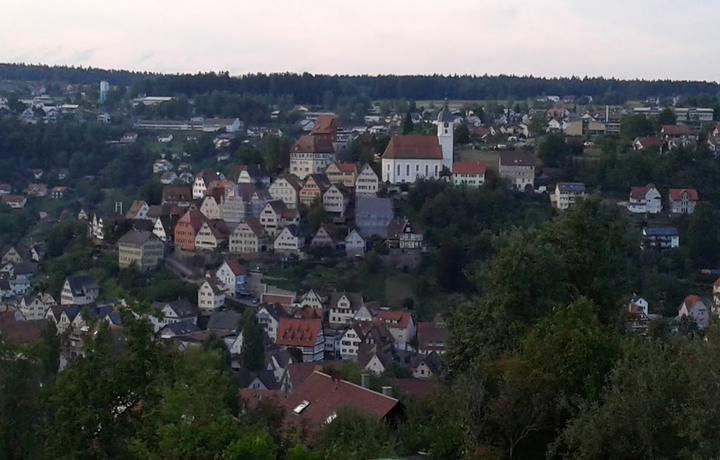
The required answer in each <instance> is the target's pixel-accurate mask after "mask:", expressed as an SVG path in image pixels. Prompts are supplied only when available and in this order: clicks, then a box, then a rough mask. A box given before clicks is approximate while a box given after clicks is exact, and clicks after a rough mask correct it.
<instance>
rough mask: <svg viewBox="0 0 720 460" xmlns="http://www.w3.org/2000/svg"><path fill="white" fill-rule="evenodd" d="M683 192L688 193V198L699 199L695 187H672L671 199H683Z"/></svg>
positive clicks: (691, 199)
mask: <svg viewBox="0 0 720 460" xmlns="http://www.w3.org/2000/svg"><path fill="white" fill-rule="evenodd" d="M683 193H686V194H687V197H688V200H690V201H697V200H698V193H697V190H695V189H694V188H671V189H670V200H672V201H680V200H681V199H682V196H683Z"/></svg>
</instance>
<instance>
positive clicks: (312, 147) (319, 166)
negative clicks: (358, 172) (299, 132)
mask: <svg viewBox="0 0 720 460" xmlns="http://www.w3.org/2000/svg"><path fill="white" fill-rule="evenodd" d="M334 161H335V147H334V146H333V142H332V140H331V139H330V138H327V137H324V136H321V135H309V136H302V137H301V138H300V139H298V141H297V142H296V143H295V145H294V146H293V148H292V151H291V152H290V173H291V174H293V175H295V176H297V177H298V178H299V179H301V180H303V179H305V178H306V177H307V176H309V175H310V174H322V173H324V172H325V169H326V168H327V167H328V166H330V164H332V162H334Z"/></svg>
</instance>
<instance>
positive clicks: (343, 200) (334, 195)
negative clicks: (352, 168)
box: [322, 185, 350, 216]
mask: <svg viewBox="0 0 720 460" xmlns="http://www.w3.org/2000/svg"><path fill="white" fill-rule="evenodd" d="M349 201H350V199H349V196H348V194H347V193H346V192H345V191H343V189H341V188H340V186H337V185H331V186H330V188H328V189H327V190H326V191H325V193H323V195H322V203H323V209H324V210H325V212H329V213H333V214H339V215H341V216H342V215H344V214H345V210H346V209H347V207H348V204H349Z"/></svg>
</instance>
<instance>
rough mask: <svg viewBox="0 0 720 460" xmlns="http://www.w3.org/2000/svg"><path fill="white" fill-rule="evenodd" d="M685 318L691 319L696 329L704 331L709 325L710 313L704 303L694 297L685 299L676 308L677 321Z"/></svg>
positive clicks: (690, 296) (697, 297)
mask: <svg viewBox="0 0 720 460" xmlns="http://www.w3.org/2000/svg"><path fill="white" fill-rule="evenodd" d="M684 316H687V317H689V318H691V319H692V320H693V321H694V322H695V324H696V325H697V327H698V329H700V330H704V329H706V328H707V327H708V325H709V324H710V311H709V309H708V307H707V305H705V302H704V301H703V300H702V299H701V298H700V297H699V296H696V295H689V296H687V297H685V300H683V303H681V304H680V307H679V308H678V319H680V318H682V317H684Z"/></svg>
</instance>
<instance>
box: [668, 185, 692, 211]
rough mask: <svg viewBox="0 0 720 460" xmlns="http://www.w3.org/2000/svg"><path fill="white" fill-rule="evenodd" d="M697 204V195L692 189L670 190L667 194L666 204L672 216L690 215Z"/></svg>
mask: <svg viewBox="0 0 720 460" xmlns="http://www.w3.org/2000/svg"><path fill="white" fill-rule="evenodd" d="M697 202H698V193H697V190H695V189H694V188H671V189H670V191H669V192H668V204H669V207H670V212H671V213H673V214H692V213H693V212H695V205H697Z"/></svg>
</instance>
